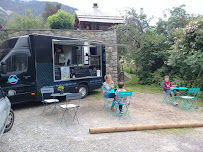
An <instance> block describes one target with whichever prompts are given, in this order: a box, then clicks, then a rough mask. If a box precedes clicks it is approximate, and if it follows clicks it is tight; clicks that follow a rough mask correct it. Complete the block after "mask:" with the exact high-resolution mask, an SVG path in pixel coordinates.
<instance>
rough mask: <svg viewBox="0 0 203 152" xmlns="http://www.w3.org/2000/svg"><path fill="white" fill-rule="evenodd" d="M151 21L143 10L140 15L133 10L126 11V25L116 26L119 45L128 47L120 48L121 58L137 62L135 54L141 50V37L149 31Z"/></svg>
mask: <svg viewBox="0 0 203 152" xmlns="http://www.w3.org/2000/svg"><path fill="white" fill-rule="evenodd" d="M150 20H151V19H148V18H147V15H146V14H145V13H144V11H143V9H140V11H139V13H137V12H136V10H135V9H133V8H131V9H129V10H127V11H126V18H125V21H126V24H124V25H119V26H116V29H117V33H118V37H117V39H118V43H119V44H126V47H122V48H120V47H119V48H118V55H119V56H124V58H125V59H127V60H128V61H130V62H131V61H132V60H133V61H135V52H136V50H137V49H138V48H140V40H141V39H140V37H141V35H142V34H143V33H144V31H146V30H147V29H148V27H149V22H150Z"/></svg>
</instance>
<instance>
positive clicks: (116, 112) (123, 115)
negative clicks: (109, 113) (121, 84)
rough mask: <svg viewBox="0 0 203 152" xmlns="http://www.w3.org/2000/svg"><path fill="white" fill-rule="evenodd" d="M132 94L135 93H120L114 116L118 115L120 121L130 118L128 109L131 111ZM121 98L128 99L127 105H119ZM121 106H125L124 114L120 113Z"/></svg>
mask: <svg viewBox="0 0 203 152" xmlns="http://www.w3.org/2000/svg"><path fill="white" fill-rule="evenodd" d="M132 93H133V92H132V91H120V92H118V101H116V104H115V108H116V111H115V113H114V116H116V115H117V116H118V119H119V120H120V119H123V118H130V114H129V110H128V109H129V106H130V101H131V97H132ZM121 97H127V99H126V103H125V104H120V103H119V100H120V98H121ZM128 97H129V98H128ZM119 105H122V106H123V114H121V113H120V110H119ZM124 108H125V110H124Z"/></svg>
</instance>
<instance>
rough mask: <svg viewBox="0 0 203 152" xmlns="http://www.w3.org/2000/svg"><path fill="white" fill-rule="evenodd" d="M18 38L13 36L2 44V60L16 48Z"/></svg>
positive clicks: (0, 45) (0, 51)
mask: <svg viewBox="0 0 203 152" xmlns="http://www.w3.org/2000/svg"><path fill="white" fill-rule="evenodd" d="M17 40H18V38H12V39H8V40H6V41H4V42H3V43H1V44H0V61H1V60H2V59H3V58H4V57H5V56H6V55H7V54H8V53H9V52H10V51H11V50H12V49H13V48H14V46H15V44H16V42H17Z"/></svg>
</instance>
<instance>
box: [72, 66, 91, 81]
mask: <svg viewBox="0 0 203 152" xmlns="http://www.w3.org/2000/svg"><path fill="white" fill-rule="evenodd" d="M70 73H71V77H72V78H73V77H75V78H80V77H87V76H90V72H89V67H88V66H77V67H70Z"/></svg>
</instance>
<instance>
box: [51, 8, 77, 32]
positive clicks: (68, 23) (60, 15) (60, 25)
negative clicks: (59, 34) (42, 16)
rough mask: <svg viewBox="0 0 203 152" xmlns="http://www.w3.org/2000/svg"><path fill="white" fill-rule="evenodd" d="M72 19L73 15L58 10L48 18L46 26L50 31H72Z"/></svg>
mask: <svg viewBox="0 0 203 152" xmlns="http://www.w3.org/2000/svg"><path fill="white" fill-rule="evenodd" d="M74 19H75V18H74V15H71V14H70V13H68V12H65V11H63V10H58V12H57V13H56V14H54V15H52V16H49V17H48V20H47V24H48V26H49V27H50V28H51V29H73V27H74Z"/></svg>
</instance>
